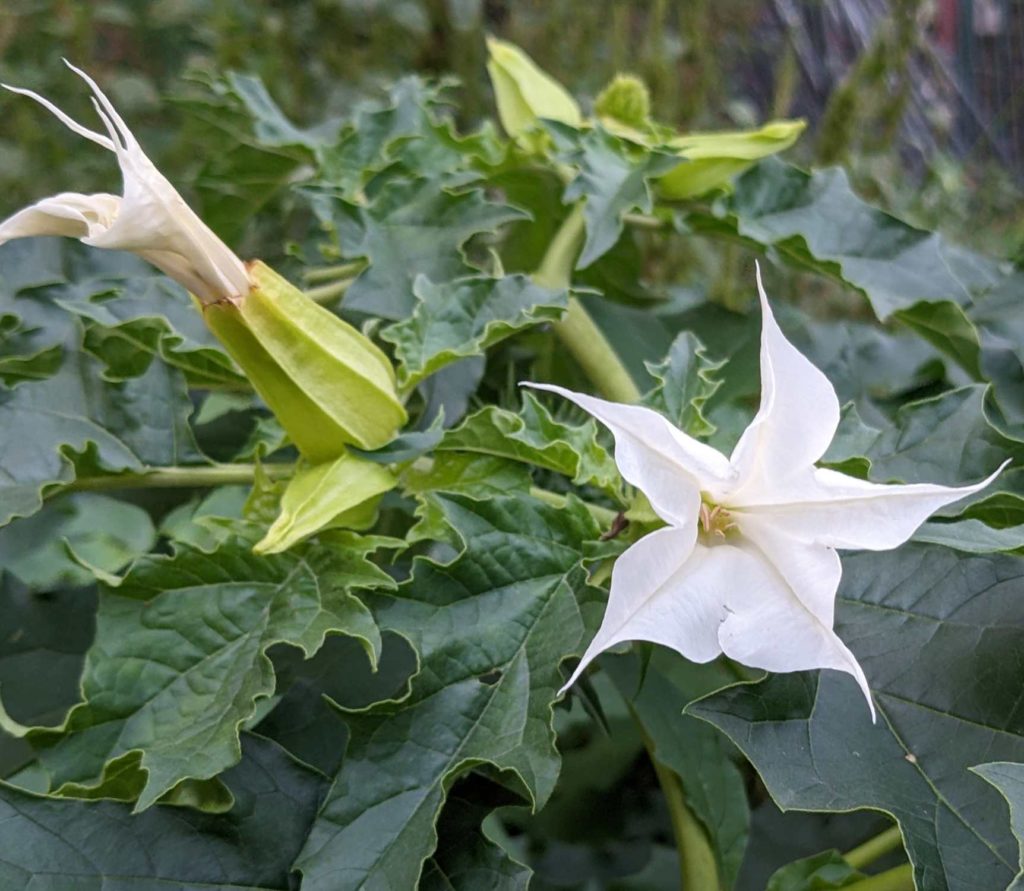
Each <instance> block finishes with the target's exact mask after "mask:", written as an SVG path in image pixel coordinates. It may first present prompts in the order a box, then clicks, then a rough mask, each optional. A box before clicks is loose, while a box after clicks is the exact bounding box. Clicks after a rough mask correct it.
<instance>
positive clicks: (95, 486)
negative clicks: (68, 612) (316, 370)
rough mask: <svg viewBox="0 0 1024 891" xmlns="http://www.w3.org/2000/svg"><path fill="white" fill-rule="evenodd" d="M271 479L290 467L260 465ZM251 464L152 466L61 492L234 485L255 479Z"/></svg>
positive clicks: (93, 479) (83, 481) (81, 482)
mask: <svg viewBox="0 0 1024 891" xmlns="http://www.w3.org/2000/svg"><path fill="white" fill-rule="evenodd" d="M262 468H263V472H264V473H266V474H267V475H268V476H269V477H270V478H271V479H277V478H280V477H283V476H287V475H288V474H289V473H291V472H292V470H293V469H294V468H293V465H291V464H264V465H262ZM256 469H257V465H255V464H216V465H213V466H200V467H154V468H153V469H152V470H147V471H144V472H142V473H118V474H111V475H110V476H92V477H84V478H82V479H79V480H75V481H74V482H73V483H71V484H70V485H69V486H65V487H64V488H63V489H61V490H59V491H62V492H104V491H109V490H111V489H199V488H210V487H213V486H237V485H245V484H247V483H251V482H252V481H253V479H254V478H255V477H256Z"/></svg>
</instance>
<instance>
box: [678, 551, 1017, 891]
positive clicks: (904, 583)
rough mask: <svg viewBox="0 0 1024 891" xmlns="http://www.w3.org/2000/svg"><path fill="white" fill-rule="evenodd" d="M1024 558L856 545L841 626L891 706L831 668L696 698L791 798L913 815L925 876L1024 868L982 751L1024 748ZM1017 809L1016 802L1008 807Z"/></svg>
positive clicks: (970, 877)
mask: <svg viewBox="0 0 1024 891" xmlns="http://www.w3.org/2000/svg"><path fill="white" fill-rule="evenodd" d="M1022 573H1024V564H1022V562H1021V561H1020V560H1019V559H1018V558H1015V557H1008V556H967V555H963V554H957V553H955V552H952V551H949V550H946V549H945V548H941V547H936V546H930V545H905V546H904V547H902V548H900V549H899V550H897V551H891V552H888V553H881V554H878V553H864V554H857V555H854V556H852V557H850V556H848V557H844V559H843V581H842V584H841V586H840V589H839V602H838V611H837V632H838V634H839V635H840V637H842V639H843V640H844V641H845V642H846V643H847V644H848V645H849V646H850V648H851V649H852V650H853V652H854V654H855V655H856V657H857V659H858V661H859V662H860V664H861V665H862V666H863V668H864V672H865V674H866V675H867V678H868V682H869V684H870V686H871V689H872V692H873V694H874V697H875V702H876V705H877V707H878V711H879V719H880V720H879V724H878V725H872V724H871V722H870V720H869V718H868V716H867V714H866V710H865V709H864V704H863V702H858V701H857V700H858V691H857V689H856V687H855V686H854V685H853V684H849V683H847V680H848V679H846V678H842V677H840V676H839V675H838V674H834V673H832V672H822V673H821V674H820V676H818V675H815V674H810V673H801V674H788V675H776V676H773V677H771V678H769V679H768V680H767V681H764V682H762V683H760V684H755V685H752V686H738V687H732V688H730V689H728V690H725V691H723V692H720V693H717V694H714V695H712V696H711V697H710V698H708V699H705V700H701V701H699V702H698V703H696V704H695V705H693V706H691V707H690V709H689V711H690V712H691V713H693V714H696V715H697V716H698V717H702V718H704V719H705V720H707V721H710V722H711V723H712V724H714V725H715V726H717V727H719V728H720V729H721V730H723V731H724V732H725V733H727V734H728V735H729V737H730V738H731V739H732V740H733V741H734V742H735V743H736V744H737V745H738V746H739V747H740V748H741V749H742V750H743V752H744V754H746V755H747V757H748V758H750V760H751V761H752V762H753V764H754V766H755V767H756V768H757V770H758V772H759V773H760V774H761V777H762V779H763V780H764V781H765V783H766V785H767V786H768V789H769V791H770V792H771V795H772V797H773V798H774V799H775V801H776V802H777V803H778V805H779V806H780V807H781V808H783V810H786V809H789V808H798V809H804V810H815V811H829V812H833V811H845V810H852V809H856V808H873V809H877V810H884V811H886V812H888V813H890V814H892V815H893V816H894V817H895V818H896V819H897V820H898V821H899V823H900V827H901V829H902V833H903V838H904V842H905V844H906V848H907V852H908V854H909V856H910V859H911V862H912V863H913V864H914V874H915V880H916V883H917V887H919V888H928V889H935V891H960V889H964V891H966V889H975V888H1002V887H1004V886H1005V885H1006V884H1007V883H1008V882H1009V881H1010V879H1011V878H1012V877H1013V875H1014V873H1015V872H1016V869H1017V866H1016V864H1017V850H1016V845H1015V843H1014V840H1013V839H1012V837H1011V836H1010V834H1009V832H1008V831H1007V827H1006V826H1005V823H1004V821H1005V817H1003V816H1001V813H1000V807H999V799H998V793H997V792H996V791H995V790H994V789H991V788H988V787H986V786H985V784H984V783H983V781H982V780H981V779H980V778H979V777H975V776H974V775H972V774H971V773H970V772H969V770H968V768H969V767H970V766H971V765H973V764H976V763H977V761H978V753H979V752H983V753H985V755H986V756H987V757H990V758H993V759H996V760H1008V761H1019V760H1021V759H1022V757H1024V725H1022V724H1021V720H1020V715H1019V713H1018V711H1019V710H1018V709H1017V708H1016V706H1015V703H1016V700H1017V695H1018V692H1019V690H1020V689H1021V686H1022V684H1024V668H1022V664H1021V662H1020V660H1019V659H1017V658H1016V657H1015V656H1013V655H1012V654H1015V653H1018V652H1020V650H1021V648H1022V647H1024V622H1021V618H1020V610H1019V608H1018V602H1019V598H1018V597H1017V594H1018V592H1019V590H1020V586H1021V578H1022ZM1003 813H1005V812H1003Z"/></svg>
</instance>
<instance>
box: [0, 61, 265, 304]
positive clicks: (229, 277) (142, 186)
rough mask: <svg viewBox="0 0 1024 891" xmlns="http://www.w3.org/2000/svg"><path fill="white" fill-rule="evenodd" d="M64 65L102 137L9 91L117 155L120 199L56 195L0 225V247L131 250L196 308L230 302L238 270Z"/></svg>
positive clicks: (103, 103) (97, 94) (109, 108)
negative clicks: (58, 241) (64, 240)
mask: <svg viewBox="0 0 1024 891" xmlns="http://www.w3.org/2000/svg"><path fill="white" fill-rule="evenodd" d="M65 64H66V65H67V66H68V67H69V68H70V69H71V70H72V71H74V72H75V74H77V75H78V76H79V77H81V78H82V79H83V80H84V81H85V82H86V83H87V84H88V85H89V87H90V88H91V89H92V91H93V94H94V98H93V105H94V106H95V107H96V112H97V113H98V114H99V116H100V119H101V120H102V121H103V126H104V127H105V128H106V131H107V134H108V135H107V136H104V135H103V134H102V133H97V132H95V131H93V130H90V129H88V128H87V127H83V126H82V125H81V124H79V123H77V122H76V121H74V120H73V119H72V118H70V117H68V115H66V114H65V113H64V112H62V111H61V110H60V109H59V108H57V107H56V106H55V105H54V104H53V103H52V102H50V101H49V100H48V99H44V98H43V97H42V96H40V95H38V94H36V93H33V92H32V91H31V90H22V89H18V88H16V87H9V86H7V85H6V84H4V85H3V86H4V87H5V88H6V89H8V90H10V91H11V92H14V93H20V94H21V95H23V96H29V97H30V98H32V99H35V100H36V102H38V103H39V104H40V105H42V106H44V107H45V108H47V109H48V110H49V111H51V112H52V113H53V114H54V115H56V116H57V117H58V118H59V119H60V120H61V121H62V122H63V123H64V124H65V125H66V126H67V127H69V128H70V129H71V130H73V131H74V132H75V133H77V134H78V135H79V136H84V137H85V138H86V139H89V140H91V141H92V142H95V143H97V144H98V145H101V146H103V147H104V148H105V149H108V150H110V151H112V152H113V153H114V154H115V155H116V156H117V163H118V164H119V165H120V167H121V175H122V177H123V179H124V195H123V196H122V197H120V198H118V197H117V196H116V195H106V194H99V195H81V194H78V193H76V192H62V193H61V194H59V195H54V196H53V197H51V198H44V199H43V200H42V201H38V202H36V203H35V204H33V205H31V206H30V207H26V208H25V209H24V210H21V211H19V212H18V213H16V214H14V215H13V216H12V217H9V218H8V219H6V220H4V221H3V222H2V223H0V244H3V243H4V242H5V241H9V240H10V239H12V238H24V237H26V236H31V235H63V236H68V237H71V238H77V239H79V240H80V241H82V242H83V243H84V244H88V245H92V246H94V247H100V248H112V249H118V250H125V251H132V252H134V253H136V254H138V255H139V256H140V257H142V258H143V259H145V260H146V261H148V262H149V263H152V264H153V265H154V266H155V267H156V268H157V269H159V270H161V271H162V272H164V273H166V274H167V275H169V276H170V277H171V278H173V279H174V280H175V281H177V282H179V283H180V284H182V285H184V286H185V287H186V288H188V290H189V291H191V292H192V293H193V294H195V295H196V297H198V298H199V299H200V300H201V301H202V302H203V303H216V302H217V301H220V300H230V301H237V300H239V299H240V298H242V297H244V296H245V295H246V294H247V293H248V291H249V278H248V275H247V274H246V270H245V265H244V264H243V263H242V261H241V260H239V259H238V257H236V256H235V255H234V254H233V253H232V252H231V250H230V249H229V248H228V247H227V245H225V244H224V242H222V241H221V240H220V239H219V238H218V237H217V236H216V235H215V234H214V233H213V232H212V231H211V230H210V228H209V227H208V226H207V225H206V224H205V223H204V222H203V221H202V220H200V219H199V217H198V216H196V214H195V213H194V212H193V211H192V209H191V208H190V207H189V206H188V205H187V204H186V203H185V201H184V200H183V199H182V197H181V195H179V194H178V193H177V191H176V190H175V188H174V186H172V185H171V184H170V183H169V182H168V181H167V178H166V177H165V176H164V175H163V174H162V173H160V171H159V170H157V169H156V167H155V166H154V165H153V162H152V161H150V160H149V158H147V157H146V155H145V153H144V152H143V151H142V148H141V147H140V145H139V143H138V141H137V140H136V139H135V137H134V136H133V135H132V133H131V131H130V130H129V129H128V126H127V125H126V124H125V122H124V121H123V120H122V119H121V116H120V115H119V114H118V113H117V111H115V110H114V106H113V105H112V104H111V103H110V100H109V99H107V97H106V96H105V95H104V94H103V91H102V90H100V88H99V87H98V86H97V85H96V82H95V81H94V80H93V79H92V78H91V77H89V75H87V74H86V73H85V72H84V71H80V70H79V69H78V68H76V67H75V66H74V65H72V64H71V63H70V62H67V61H65Z"/></svg>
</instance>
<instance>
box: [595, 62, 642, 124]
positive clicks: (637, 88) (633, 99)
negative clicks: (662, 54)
mask: <svg viewBox="0 0 1024 891" xmlns="http://www.w3.org/2000/svg"><path fill="white" fill-rule="evenodd" d="M594 113H595V114H596V115H597V116H598V118H600V119H601V122H602V123H604V124H605V125H608V124H611V125H612V126H611V129H614V125H615V124H623V125H625V126H626V127H631V128H634V129H636V130H646V129H647V128H648V127H650V125H651V94H650V92H649V91H648V89H647V85H646V84H645V83H644V82H643V81H642V80H640V78H639V77H637V76H636V75H634V74H616V75H615V78H614V79H613V80H612V82H611V83H610V84H608V86H606V87H605V88H604V89H603V90H602V91H601V93H600V95H599V96H598V97H597V100H596V101H595V102H594Z"/></svg>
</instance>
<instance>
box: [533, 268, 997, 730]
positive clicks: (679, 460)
mask: <svg viewBox="0 0 1024 891" xmlns="http://www.w3.org/2000/svg"><path fill="white" fill-rule="evenodd" d="M758 293H759V295H760V298H761V311H762V319H763V321H762V334H761V405H760V408H759V410H758V412H757V414H756V416H755V417H754V420H753V421H752V422H751V424H750V426H749V427H748V428H747V429H746V431H745V432H744V433H743V435H742V436H741V438H740V440H739V442H738V443H737V445H736V448H735V449H734V450H733V453H732V457H731V458H729V459H727V458H726V457H725V456H724V455H722V454H720V453H719V452H717V451H716V450H714V449H712V448H711V447H709V446H707V445H704V444H703V443H700V442H697V441H696V440H694V439H692V438H691V437H689V436H687V435H686V434H685V433H683V432H682V431H680V430H677V429H676V428H675V427H673V426H672V425H671V424H670V423H669V422H668V421H667V420H666V419H665V418H663V417H662V416H661V415H660V414H658V413H657V412H655V411H652V410H651V409H648V408H643V407H641V406H635V405H632V406H631V405H618V404H616V403H612V402H606V401H605V400H602V399H596V398H594V397H593V396H587V395H585V394H582V393H573V392H571V391H569V390H565V389H563V388H561V387H554V386H550V385H541V384H531V385H530V386H534V387H538V388H539V389H545V390H550V391H552V392H554V393H558V394H559V395H561V396H564V397H565V398H567V399H570V400H572V401H573V402H575V403H576V404H577V405H579V406H580V407H581V408H583V409H585V410H586V411H588V412H590V414H592V415H593V416H594V417H595V418H597V419H598V420H599V421H600V422H601V423H603V424H604V425H605V426H607V427H608V429H609V430H610V431H611V432H612V434H613V436H614V437H615V461H616V463H617V464H618V466H619V470H620V471H621V473H622V476H623V478H624V479H625V480H626V481H627V482H629V483H631V484H632V485H634V486H636V487H637V488H638V489H640V490H641V491H642V492H643V493H644V494H645V495H646V496H647V498H648V500H649V501H650V503H651V505H652V507H653V508H654V510H655V511H656V512H657V514H658V515H659V516H660V517H661V518H662V519H663V520H665V522H666V523H668V524H669V526H668V528H665V529H660V530H658V531H656V532H653V533H651V534H650V535H648V536H646V537H644V538H642V539H640V540H639V541H638V542H636V544H634V545H633V546H632V547H630V548H629V549H628V550H627V551H626V552H625V553H624V554H623V555H622V556H621V557H619V558H618V560H617V561H616V564H615V567H614V569H613V570H612V579H611V591H610V593H609V597H608V609H607V611H606V612H605V616H604V620H603V621H602V624H601V627H600V629H599V630H598V632H597V635H596V636H595V637H594V639H593V641H592V642H591V644H590V646H589V647H588V648H587V650H586V652H585V653H584V655H583V659H582V661H581V662H580V664H579V666H578V667H577V669H576V671H575V672H574V673H573V675H572V677H571V678H570V680H569V683H568V684H566V687H568V686H569V685H571V684H572V683H573V682H574V681H575V680H576V678H578V677H579V675H580V673H581V672H582V671H583V670H584V669H585V668H586V666H587V664H588V663H589V662H590V661H591V660H593V659H594V657H596V656H597V655H598V654H599V653H601V652H602V651H604V650H606V649H608V648H609V647H612V646H615V645H616V644H619V643H623V642H625V641H630V640H644V641H650V642H653V643H658V644H662V645H664V646H668V647H671V648H673V649H675V650H677V651H678V652H680V653H682V654H683V655H684V656H686V657H688V658H689V659H692V660H693V661H695V662H707V661H709V660H710V659H713V658H715V657H716V656H718V655H719V654H720V653H725V654H726V655H728V656H730V657H731V658H733V659H736V660H738V661H740V662H743V663H744V664H746V665H750V666H753V667H756V668H763V669H766V670H768V671H802V670H806V669H813V668H829V669H834V670H837V671H843V672H846V673H847V674H849V675H851V676H852V677H853V678H854V679H855V680H856V681H857V684H858V685H859V686H860V689H861V690H862V692H863V693H864V696H865V698H866V699H867V702H868V707H869V708H870V710H871V715H872V719H874V716H875V708H874V704H873V703H872V700H871V692H870V689H869V687H868V682H867V679H866V678H865V676H864V672H863V670H862V669H861V666H860V665H859V664H858V662H857V660H856V658H855V657H854V655H853V654H852V653H851V652H850V650H849V649H848V648H847V647H846V645H845V644H844V643H843V642H842V641H841V640H840V639H839V637H838V636H837V635H836V633H835V632H834V631H833V620H834V614H835V598H836V591H837V590H838V587H839V581H840V578H841V576H842V563H841V562H840V558H839V555H838V553H837V552H836V549H837V548H864V549H868V550H887V549H889V548H894V547H897V546H899V545H900V544H902V543H903V542H905V541H906V540H907V539H908V538H910V536H911V535H913V533H914V531H915V530H916V529H917V527H918V526H920V525H921V523H923V522H924V521H925V520H926V519H927V518H928V516H929V515H930V514H932V513H933V512H934V511H936V510H938V509H939V508H940V507H943V506H945V505H947V504H950V503H952V502H954V501H958V500H960V499H961V498H963V497H965V496H967V495H970V494H972V493H974V492H977V491H979V490H980V489H982V488H984V487H985V486H987V485H988V484H989V483H990V482H991V481H992V480H993V479H994V478H995V476H996V475H997V474H998V473H999V471H996V473H994V474H993V475H992V476H990V477H989V478H988V479H985V480H983V481H981V482H980V483H976V484H974V485H971V486H963V487H958V488H954V487H949V486H939V485H932V484H928V483H923V484H915V485H879V484H877V483H869V482H865V481H863V480H858V479H855V478H853V477H848V476H845V475H843V474H841V473H836V472H835V471H832V470H825V469H819V468H816V467H815V466H814V462H815V461H817V460H818V459H820V458H821V456H822V455H823V454H824V453H825V450H826V449H827V448H828V446H829V443H830V442H831V440H832V437H833V436H834V435H835V431H836V428H837V426H838V423H839V401H838V399H837V398H836V394H835V390H834V389H833V388H832V385H831V384H830V383H829V381H828V379H827V378H826V377H825V375H824V374H822V373H821V372H820V371H819V370H818V369H817V368H815V367H814V366H813V365H812V364H811V363H810V362H809V361H808V360H807V359H806V358H805V357H804V356H803V355H801V354H800V353H799V352H798V351H797V349H796V348H795V347H794V346H793V345H792V344H791V343H789V341H787V340H786V338H785V336H784V335H783V334H782V331H781V329H780V328H779V326H778V325H777V324H776V322H775V319H774V317H773V316H772V312H771V307H770V306H769V305H768V299H767V297H766V296H765V293H764V289H763V287H762V286H761V279H760V270H759V271H758ZM1003 466H1005V465H1003ZM1000 470H1002V468H1000ZM702 501H703V502H704V505H703V507H702ZM708 502H711V503H712V504H713V505H714V508H709V507H708ZM716 516H717V517H718V518H719V520H720V525H718V526H715V523H714V519H713V518H714V517H716ZM702 519H703V523H704V527H705V531H704V534H703V535H702V536H699V535H698V523H700V522H701V521H702ZM712 527H713V528H712Z"/></svg>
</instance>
